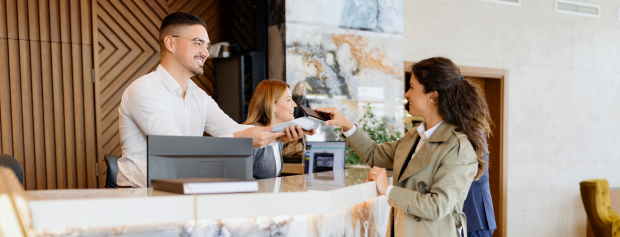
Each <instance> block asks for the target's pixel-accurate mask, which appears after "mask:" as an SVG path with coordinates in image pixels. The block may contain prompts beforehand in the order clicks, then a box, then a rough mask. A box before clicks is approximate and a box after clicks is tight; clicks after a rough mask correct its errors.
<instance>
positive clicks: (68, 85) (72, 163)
mask: <svg viewBox="0 0 620 237" xmlns="http://www.w3.org/2000/svg"><path fill="white" fill-rule="evenodd" d="M60 38H61V55H62V90H63V102H64V108H65V111H64V119H65V146H66V149H65V152H66V153H65V156H66V164H67V172H66V173H65V175H66V177H67V188H70V189H71V188H77V180H76V179H77V174H76V173H77V170H76V157H75V153H76V150H75V127H74V126H73V125H74V124H75V117H74V105H73V103H74V102H73V78H72V76H73V75H72V71H73V65H72V63H71V62H72V55H71V44H70V42H71V19H70V9H69V3H68V1H66V0H62V1H60Z"/></svg>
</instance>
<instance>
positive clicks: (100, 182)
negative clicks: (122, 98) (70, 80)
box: [90, 0, 114, 188]
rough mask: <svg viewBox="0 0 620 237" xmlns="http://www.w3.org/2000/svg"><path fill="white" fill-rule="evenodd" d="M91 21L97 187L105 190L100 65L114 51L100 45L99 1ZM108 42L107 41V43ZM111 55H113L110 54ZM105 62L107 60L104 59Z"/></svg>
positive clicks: (92, 3) (92, 4)
mask: <svg viewBox="0 0 620 237" xmlns="http://www.w3.org/2000/svg"><path fill="white" fill-rule="evenodd" d="M90 3H91V12H92V15H91V19H92V29H93V39H92V40H93V49H94V50H93V52H94V53H96V54H95V56H94V57H93V73H94V78H93V84H94V87H93V94H94V100H95V101H94V106H95V108H94V110H95V129H96V131H97V132H96V134H95V136H96V147H97V157H96V158H95V159H96V160H97V164H98V165H97V170H95V172H97V187H98V188H105V181H106V180H105V177H106V176H105V171H106V169H107V167H106V166H105V162H104V160H103V155H104V154H105V152H104V151H103V145H102V142H103V140H102V138H101V131H102V129H101V118H102V116H101V93H100V91H101V86H100V80H99V78H101V77H100V72H99V65H100V64H101V62H102V61H100V56H101V54H102V53H103V52H104V51H105V50H109V51H111V52H114V50H113V49H112V47H111V45H110V46H106V48H104V49H102V48H101V46H102V44H101V43H100V39H101V38H102V37H103V36H101V33H100V32H99V27H98V24H99V17H98V15H99V10H98V9H99V4H97V0H91V1H90ZM106 42H107V41H106ZM110 54H111V53H110ZM104 60H105V59H104Z"/></svg>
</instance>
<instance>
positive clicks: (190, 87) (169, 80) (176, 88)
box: [156, 64, 198, 96]
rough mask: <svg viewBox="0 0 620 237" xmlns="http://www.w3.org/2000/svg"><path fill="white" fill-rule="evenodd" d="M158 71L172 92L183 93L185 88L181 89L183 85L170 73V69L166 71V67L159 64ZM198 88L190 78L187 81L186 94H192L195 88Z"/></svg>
mask: <svg viewBox="0 0 620 237" xmlns="http://www.w3.org/2000/svg"><path fill="white" fill-rule="evenodd" d="M156 72H157V74H159V76H160V78H161V81H162V82H163V83H164V85H165V86H166V88H168V90H169V91H170V92H174V93H176V94H177V95H179V96H181V93H183V89H181V85H179V83H178V82H177V81H176V80H174V78H173V77H172V75H170V73H168V71H166V69H165V68H164V67H163V66H162V65H161V64H159V66H157V70H156ZM196 88H198V86H197V85H196V83H194V81H193V80H192V79H191V78H190V79H189V82H188V83H187V90H186V91H185V96H187V95H190V94H192V93H193V92H194V90H196Z"/></svg>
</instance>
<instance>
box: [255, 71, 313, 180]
mask: <svg viewBox="0 0 620 237" xmlns="http://www.w3.org/2000/svg"><path fill="white" fill-rule="evenodd" d="M295 107H297V104H295V102H294V101H293V97H292V94H291V88H290V87H289V85H288V84H286V82H283V81H279V80H264V81H262V82H261V83H259V84H258V86H256V90H254V94H253V95H252V99H250V106H249V108H248V118H247V120H246V121H245V122H244V123H243V124H249V125H256V126H273V125H278V124H280V123H284V122H288V121H291V120H293V119H295V117H294V116H293V111H295ZM315 131H316V130H313V131H311V132H310V133H309V134H310V135H312V134H314V133H315ZM285 133H286V135H287V136H288V137H289V139H290V140H292V139H293V138H295V137H298V135H297V134H304V131H303V130H302V129H301V127H300V126H299V125H297V128H295V127H294V126H293V125H291V126H290V127H288V128H286V131H285ZM253 152H254V178H256V179H266V178H275V177H278V176H280V173H282V165H283V163H282V143H280V142H278V141H273V142H272V143H271V144H269V145H267V146H265V147H262V148H254V149H253Z"/></svg>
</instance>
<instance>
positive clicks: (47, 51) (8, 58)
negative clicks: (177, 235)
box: [0, 0, 97, 190]
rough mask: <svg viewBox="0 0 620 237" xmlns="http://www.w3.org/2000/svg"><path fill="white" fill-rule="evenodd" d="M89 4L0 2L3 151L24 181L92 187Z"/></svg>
mask: <svg viewBox="0 0 620 237" xmlns="http://www.w3.org/2000/svg"><path fill="white" fill-rule="evenodd" d="M91 6H92V4H90V2H84V1H80V0H0V52H4V53H3V54H2V55H0V151H1V152H2V153H3V154H9V155H12V156H14V157H15V158H16V159H17V160H18V161H19V162H20V164H21V165H22V167H23V169H24V187H25V188H26V189H28V190H32V189H50V188H67V187H69V188H87V187H90V188H95V187H97V171H96V170H95V163H96V160H97V146H96V141H97V130H96V127H95V120H96V119H95V104H94V100H95V94H94V92H93V82H92V76H91V71H92V68H93V59H94V58H93V52H92V50H93V47H92V42H93V30H92V29H93V27H92V24H91V22H92V20H91V17H92V8H91Z"/></svg>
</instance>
